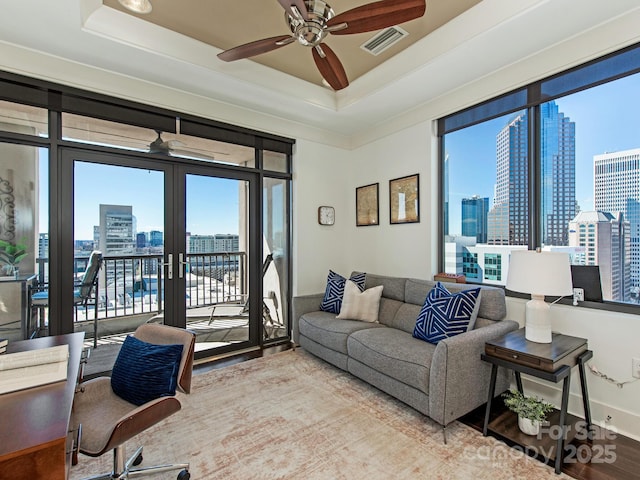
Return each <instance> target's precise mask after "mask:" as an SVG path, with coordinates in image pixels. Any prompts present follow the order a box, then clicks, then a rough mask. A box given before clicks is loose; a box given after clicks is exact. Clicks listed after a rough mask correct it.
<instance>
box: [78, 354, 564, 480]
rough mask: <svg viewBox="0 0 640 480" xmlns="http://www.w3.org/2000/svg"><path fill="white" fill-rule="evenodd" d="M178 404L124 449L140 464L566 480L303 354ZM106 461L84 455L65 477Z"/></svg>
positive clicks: (239, 369) (271, 475) (253, 366)
mask: <svg viewBox="0 0 640 480" xmlns="http://www.w3.org/2000/svg"><path fill="white" fill-rule="evenodd" d="M181 401H182V404H183V408H182V410H181V411H180V412H178V413H177V414H175V415H173V416H172V417H170V418H168V419H167V420H165V421H164V422H162V423H161V424H158V425H156V426H155V427H153V428H151V429H150V430H148V431H147V432H145V433H143V434H141V435H139V436H138V437H137V439H136V441H135V442H134V441H131V442H130V445H128V452H129V453H131V452H133V450H134V449H135V448H136V447H137V446H138V445H140V444H141V445H144V446H145V450H144V454H143V456H144V461H143V464H142V466H144V465H154V464H157V463H167V462H173V461H180V462H182V461H187V462H190V464H191V469H190V471H191V478H192V479H212V480H217V479H220V480H235V479H237V480H253V479H256V480H261V479H264V480H271V479H301V480H302V479H304V480H339V479H344V480H360V479H362V480H364V479H366V480H378V479H379V480H390V479H399V480H402V479H407V480H409V479H411V480H415V479H447V480H449V479H474V480H481V479H490V480H500V479H505V480H506V479H513V478H518V479H531V480H534V479H535V480H540V479H554V480H555V479H563V478H569V477H566V476H565V475H563V474H561V475H555V474H554V473H553V469H551V468H550V467H548V466H546V465H544V464H543V463H541V462H539V461H537V460H535V459H532V458H530V457H528V456H526V455H525V454H523V453H521V452H519V451H517V450H514V449H510V448H508V447H507V446H506V445H505V444H503V443H502V442H499V441H498V440H496V439H494V438H492V437H483V436H482V435H481V434H480V433H479V432H477V431H475V430H473V429H472V428H470V427H468V426H466V425H463V424H461V423H459V422H454V423H453V424H452V425H450V426H449V427H448V428H447V438H448V442H447V444H446V445H445V444H444V443H443V437H442V429H441V427H440V426H439V425H437V424H436V423H435V422H432V421H431V420H429V419H428V418H427V417H425V416H424V415H421V414H420V413H418V412H416V411H415V410H413V409H412V408H410V407H407V406H406V405H404V404H402V403H400V402H398V401H396V400H394V399H393V398H392V397H390V396H389V395H387V394H385V393H383V392H381V391H379V390H377V389H375V388H373V387H371V386H369V385H368V384H366V383H364V382H362V381H360V380H358V379H356V378H355V377H353V376H351V375H350V374H348V373H346V372H343V371H341V370H339V369H337V368H335V367H333V366H332V365H329V364H327V363H325V362H323V361H322V360H319V359H317V358H315V357H313V356H312V355H310V354H308V353H306V352H305V351H304V350H302V349H296V350H295V351H292V350H288V351H285V352H281V353H277V354H273V355H269V356H265V357H262V358H258V359H255V360H249V361H247V362H243V363H240V364H235V365H231V366H228V367H224V368H221V369H218V370H211V371H208V372H206V373H201V374H196V375H194V378H193V390H192V393H191V395H184V396H182V397H181ZM134 443H135V444H134ZM111 462H112V457H111V455H110V454H108V455H104V456H103V457H101V458H98V459H94V458H90V457H86V456H84V455H81V456H80V462H79V464H78V465H76V466H75V467H73V468H72V469H71V475H70V478H71V479H79V478H82V477H84V476H89V475H91V474H93V473H100V472H106V471H109V470H110V467H111ZM176 474H177V472H175V473H163V474H159V475H157V476H155V477H153V478H158V479H175V478H176Z"/></svg>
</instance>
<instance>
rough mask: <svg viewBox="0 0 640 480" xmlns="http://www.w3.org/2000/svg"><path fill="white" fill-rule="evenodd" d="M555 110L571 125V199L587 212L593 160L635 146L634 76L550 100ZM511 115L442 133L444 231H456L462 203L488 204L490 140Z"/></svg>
mask: <svg viewBox="0 0 640 480" xmlns="http://www.w3.org/2000/svg"><path fill="white" fill-rule="evenodd" d="M555 102H556V103H557V104H558V110H559V112H562V113H564V115H565V116H567V117H569V119H570V120H571V121H572V122H575V124H576V127H575V128H576V197H577V200H578V204H579V205H580V208H581V209H582V210H593V156H594V155H598V154H602V153H607V152H615V151H620V150H629V149H632V148H640V121H639V120H638V115H639V113H640V74H636V75H632V76H629V77H625V78H623V79H620V80H617V81H615V82H611V83H608V84H604V85H600V86H598V87H594V88H591V89H589V90H584V91H582V92H579V93H575V94H573V95H569V96H566V97H563V98H559V99H556V100H555ZM512 116H513V115H508V116H505V117H501V118H499V119H495V120H491V121H489V122H485V123H482V124H480V125H476V126H474V127H471V128H467V129H464V130H460V131H458V132H454V133H451V134H448V135H447V137H446V154H448V155H449V233H450V234H452V235H455V234H460V233H461V210H462V207H461V205H462V199H463V198H467V197H471V196H472V195H478V196H480V197H489V200H490V205H491V202H492V201H493V189H494V185H495V183H496V169H495V166H496V136H497V134H498V133H499V132H500V130H501V129H502V128H503V127H504V126H505V125H506V124H507V123H508V121H509V119H511V118H512Z"/></svg>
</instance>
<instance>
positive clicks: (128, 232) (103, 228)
mask: <svg viewBox="0 0 640 480" xmlns="http://www.w3.org/2000/svg"><path fill="white" fill-rule="evenodd" d="M132 211H133V209H132V207H131V206H130V205H103V204H101V205H100V229H99V231H100V241H99V246H98V248H99V249H100V250H102V252H103V253H104V254H107V255H115V254H131V253H133V251H134V249H135V233H134V232H135V217H134V216H133V213H132Z"/></svg>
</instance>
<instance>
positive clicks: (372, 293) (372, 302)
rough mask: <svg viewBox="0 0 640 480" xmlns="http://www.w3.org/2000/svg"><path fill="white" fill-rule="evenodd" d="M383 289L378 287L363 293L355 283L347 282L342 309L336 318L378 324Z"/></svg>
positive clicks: (380, 286)
mask: <svg viewBox="0 0 640 480" xmlns="http://www.w3.org/2000/svg"><path fill="white" fill-rule="evenodd" d="M382 288H383V286H382V285H378V286H377V287H373V288H368V289H366V290H365V291H364V292H361V291H360V289H359V288H358V286H357V285H356V284H355V283H353V282H352V281H351V280H347V283H346V284H345V286H344V297H343V298H342V308H340V313H339V314H338V316H337V317H336V318H340V319H349V320H361V321H363V322H377V321H378V309H379V308H380V296H381V295H382Z"/></svg>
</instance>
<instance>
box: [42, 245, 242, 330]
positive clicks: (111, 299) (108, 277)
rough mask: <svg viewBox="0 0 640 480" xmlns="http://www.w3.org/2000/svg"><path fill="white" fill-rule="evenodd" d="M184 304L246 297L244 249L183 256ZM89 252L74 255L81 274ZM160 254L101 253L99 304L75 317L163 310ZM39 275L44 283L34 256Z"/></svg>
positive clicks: (45, 268) (45, 273)
mask: <svg viewBox="0 0 640 480" xmlns="http://www.w3.org/2000/svg"><path fill="white" fill-rule="evenodd" d="M186 258H187V261H186V263H187V264H186V266H185V272H184V276H185V283H186V288H185V302H186V307H187V309H193V308H198V307H206V306H211V305H215V304H218V303H226V302H229V301H240V302H241V301H243V299H244V298H246V295H245V294H246V286H247V278H246V274H247V269H246V253H245V252H216V253H195V254H187V255H186ZM88 260H89V256H88V255H87V256H86V257H85V256H79V257H76V258H75V259H74V267H73V271H74V274H75V276H76V278H79V277H80V276H81V275H82V273H83V272H84V270H85V269H86V265H87V262H88ZM163 261H164V258H163V255H162V254H146V255H117V256H115V255H114V256H104V261H103V265H102V268H101V269H100V273H99V280H98V291H97V302H96V303H97V305H96V306H94V305H87V306H81V307H79V308H78V309H77V313H76V319H75V320H76V321H78V322H79V321H84V320H92V319H93V318H94V316H95V312H96V310H95V309H97V318H98V319H99V320H100V319H107V318H118V317H128V316H133V315H140V314H158V313H161V312H162V311H163V310H164V272H163V267H162V264H163ZM36 262H37V265H38V278H39V281H40V282H41V283H46V282H47V277H48V259H47V258H38V259H37V260H36Z"/></svg>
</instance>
